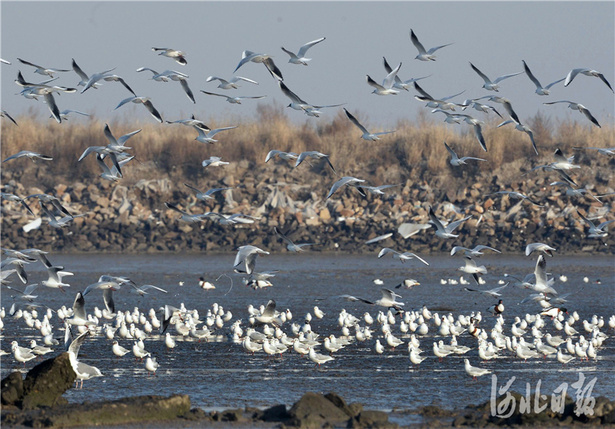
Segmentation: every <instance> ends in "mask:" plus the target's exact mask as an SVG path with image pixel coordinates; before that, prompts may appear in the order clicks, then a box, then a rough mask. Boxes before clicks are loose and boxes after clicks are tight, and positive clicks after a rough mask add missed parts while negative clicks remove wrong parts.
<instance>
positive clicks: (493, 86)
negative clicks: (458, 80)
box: [470, 63, 523, 92]
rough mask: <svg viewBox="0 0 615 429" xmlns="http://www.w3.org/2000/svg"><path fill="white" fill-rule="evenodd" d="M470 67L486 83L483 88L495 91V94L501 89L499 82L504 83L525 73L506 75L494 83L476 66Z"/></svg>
mask: <svg viewBox="0 0 615 429" xmlns="http://www.w3.org/2000/svg"><path fill="white" fill-rule="evenodd" d="M470 66H471V67H472V70H474V71H475V72H476V73H478V75H479V76H480V77H482V78H483V80H484V81H485V84H484V85H483V88H485V89H486V90H488V91H495V92H499V91H498V89H499V88H500V86H499V85H498V83H499V82H501V81H503V80H504V79H508V78H509V77H513V76H517V75H519V74H521V73H523V72H517V73H511V74H505V75H503V76H500V77H497V78H496V79H495V80H494V81H491V79H489V78H488V77H487V75H486V74H485V73H483V72H481V71H480V70H479V69H478V68H477V67H476V66H475V65H474V64H472V63H470Z"/></svg>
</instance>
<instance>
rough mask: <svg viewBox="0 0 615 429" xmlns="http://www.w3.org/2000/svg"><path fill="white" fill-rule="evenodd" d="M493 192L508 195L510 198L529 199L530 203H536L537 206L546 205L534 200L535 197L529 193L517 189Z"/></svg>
mask: <svg viewBox="0 0 615 429" xmlns="http://www.w3.org/2000/svg"><path fill="white" fill-rule="evenodd" d="M493 194H499V195H508V198H512V199H515V200H527V201H529V202H530V203H532V204H534V205H535V206H538V207H544V205H542V204H540V203H538V202H536V201H534V200H533V199H531V198H530V197H528V196H527V195H525V194H522V193H521V192H517V191H497V192H494V193H493Z"/></svg>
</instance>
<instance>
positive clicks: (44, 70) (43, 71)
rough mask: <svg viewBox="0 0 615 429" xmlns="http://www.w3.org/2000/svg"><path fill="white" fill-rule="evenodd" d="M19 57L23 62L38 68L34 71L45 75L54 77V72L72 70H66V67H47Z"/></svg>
mask: <svg viewBox="0 0 615 429" xmlns="http://www.w3.org/2000/svg"><path fill="white" fill-rule="evenodd" d="M17 59H18V60H19V62H20V63H22V64H25V65H27V66H32V67H34V68H35V69H36V70H34V73H38V74H42V75H43V76H49V77H53V74H54V73H58V72H69V71H70V70H64V69H52V68H47V67H43V66H39V65H36V64H33V63H31V62H29V61H26V60H22V59H21V58H17Z"/></svg>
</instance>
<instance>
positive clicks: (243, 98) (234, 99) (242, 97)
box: [201, 89, 266, 104]
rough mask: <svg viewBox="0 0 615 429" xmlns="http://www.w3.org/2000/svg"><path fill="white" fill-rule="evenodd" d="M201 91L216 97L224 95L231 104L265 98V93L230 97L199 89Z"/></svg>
mask: <svg viewBox="0 0 615 429" xmlns="http://www.w3.org/2000/svg"><path fill="white" fill-rule="evenodd" d="M201 92H202V93H204V94H207V95H215V96H218V97H224V98H226V101H228V102H229V103H231V104H241V101H242V100H258V99H260V98H265V97H266V95H257V96H253V97H249V96H238V97H230V96H228V95H223V94H216V93H215V92H207V91H205V90H202V89H201Z"/></svg>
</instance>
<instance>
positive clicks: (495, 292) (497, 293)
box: [463, 283, 508, 298]
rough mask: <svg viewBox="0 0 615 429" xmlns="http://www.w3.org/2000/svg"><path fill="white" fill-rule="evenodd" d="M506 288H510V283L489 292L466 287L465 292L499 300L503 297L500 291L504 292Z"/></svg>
mask: <svg viewBox="0 0 615 429" xmlns="http://www.w3.org/2000/svg"><path fill="white" fill-rule="evenodd" d="M506 286H508V283H506V284H505V285H504V286H500V287H496V288H493V289H489V290H476V289H470V288H469V287H464V288H463V290H467V291H468V292H479V293H484V294H485V295H487V296H491V297H493V298H499V297H500V296H502V294H501V293H500V291H501V290H503V289H504V288H505V287H506Z"/></svg>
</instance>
